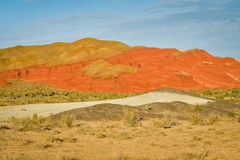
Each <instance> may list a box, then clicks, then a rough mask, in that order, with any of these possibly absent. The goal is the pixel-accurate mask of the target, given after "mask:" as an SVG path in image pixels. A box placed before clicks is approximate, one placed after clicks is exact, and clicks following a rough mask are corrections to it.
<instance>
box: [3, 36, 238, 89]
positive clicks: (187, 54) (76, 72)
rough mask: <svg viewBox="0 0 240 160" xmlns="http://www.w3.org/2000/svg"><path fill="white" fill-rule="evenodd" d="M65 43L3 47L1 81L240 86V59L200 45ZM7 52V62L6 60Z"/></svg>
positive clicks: (78, 85)
mask: <svg viewBox="0 0 240 160" xmlns="http://www.w3.org/2000/svg"><path fill="white" fill-rule="evenodd" d="M65 45H66V44H64V43H59V42H57V43H53V44H50V47H49V46H48V45H45V46H44V47H43V48H41V47H42V46H41V47H40V49H39V48H38V46H32V47H33V49H32V50H28V47H29V46H27V47H21V46H18V47H16V48H15V50H14V49H13V51H11V52H10V54H7V52H6V51H5V52H3V51H2V52H1V51H0V60H2V61H1V63H0V68H1V71H0V85H8V80H11V79H21V80H24V81H26V82H44V83H48V84H50V85H52V86H53V87H55V88H58V89H63V90H73V91H85V92H114V93H120V92H121V93H139V92H144V91H154V90H157V89H159V88H175V89H181V90H201V89H218V88H240V63H239V62H237V61H236V60H235V59H233V58H229V57H228V58H221V57H215V56H212V55H211V54H209V53H207V52H206V51H204V50H202V49H191V50H184V51H180V50H178V49H175V48H164V49H161V48H154V47H130V46H128V45H126V44H124V43H121V42H117V41H102V40H98V39H94V38H85V39H82V40H78V41H75V42H73V43H67V45H66V46H65ZM10 50H11V49H10ZM43 51H45V52H44V53H42V52H43ZM37 53H39V54H40V55H36V54H37ZM6 54H7V55H6ZM18 54H19V55H18ZM4 56H5V58H6V57H8V59H9V60H6V62H3V60H4ZM41 56H43V57H41Z"/></svg>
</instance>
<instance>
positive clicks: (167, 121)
mask: <svg viewBox="0 0 240 160" xmlns="http://www.w3.org/2000/svg"><path fill="white" fill-rule="evenodd" d="M152 124H153V127H154V128H171V127H172V125H173V118H172V116H171V115H167V116H166V117H164V118H162V119H160V118H156V119H153V120H152Z"/></svg>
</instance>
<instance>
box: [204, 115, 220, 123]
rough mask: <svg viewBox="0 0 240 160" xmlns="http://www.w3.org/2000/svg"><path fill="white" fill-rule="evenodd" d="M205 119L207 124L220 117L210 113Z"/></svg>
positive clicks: (216, 120)
mask: <svg viewBox="0 0 240 160" xmlns="http://www.w3.org/2000/svg"><path fill="white" fill-rule="evenodd" d="M207 120H208V121H207V124H208V125H212V124H215V123H217V122H218V121H219V120H220V118H219V116H218V115H215V114H211V115H209V116H208V119H207Z"/></svg>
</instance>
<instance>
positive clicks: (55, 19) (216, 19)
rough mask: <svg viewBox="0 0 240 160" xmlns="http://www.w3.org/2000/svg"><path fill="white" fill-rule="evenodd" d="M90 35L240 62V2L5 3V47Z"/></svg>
mask: <svg viewBox="0 0 240 160" xmlns="http://www.w3.org/2000/svg"><path fill="white" fill-rule="evenodd" d="M85 37H95V38H99V39H110V40H117V41H121V42H124V43H126V44H129V45H144V46H154V47H159V48H178V49H191V48H201V49H204V50H206V51H208V52H210V53H211V54H213V55H216V56H222V57H225V56H230V57H235V58H240V0H1V1H0V48H6V47H10V46H15V45H35V44H46V43H52V42H56V41H63V42H71V41H75V40H78V39H81V38H85Z"/></svg>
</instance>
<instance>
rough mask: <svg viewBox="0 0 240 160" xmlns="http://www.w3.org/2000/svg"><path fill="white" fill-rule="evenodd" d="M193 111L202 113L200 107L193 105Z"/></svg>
mask: <svg viewBox="0 0 240 160" xmlns="http://www.w3.org/2000/svg"><path fill="white" fill-rule="evenodd" d="M193 108H194V111H196V112H200V111H202V107H201V106H200V105H193Z"/></svg>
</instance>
